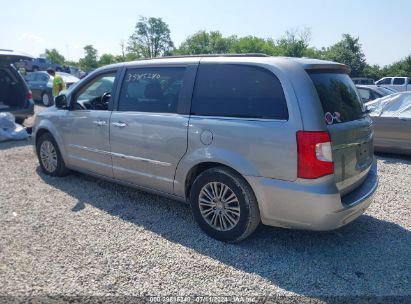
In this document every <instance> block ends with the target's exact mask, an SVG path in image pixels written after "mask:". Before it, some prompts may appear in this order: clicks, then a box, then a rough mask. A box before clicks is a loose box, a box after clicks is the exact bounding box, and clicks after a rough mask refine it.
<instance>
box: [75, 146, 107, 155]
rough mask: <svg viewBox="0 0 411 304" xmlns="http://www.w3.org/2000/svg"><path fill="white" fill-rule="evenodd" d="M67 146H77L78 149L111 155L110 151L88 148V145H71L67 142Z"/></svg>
mask: <svg viewBox="0 0 411 304" xmlns="http://www.w3.org/2000/svg"><path fill="white" fill-rule="evenodd" d="M68 146H69V147H71V148H77V149H80V150H85V151H89V152H94V153H98V154H103V155H111V152H109V151H104V150H99V149H94V148H89V147H85V146H79V145H73V144H69V145H68Z"/></svg>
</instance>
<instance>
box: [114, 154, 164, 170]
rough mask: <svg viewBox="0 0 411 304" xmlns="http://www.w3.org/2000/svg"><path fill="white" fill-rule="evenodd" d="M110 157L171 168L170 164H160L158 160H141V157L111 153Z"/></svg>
mask: <svg viewBox="0 0 411 304" xmlns="http://www.w3.org/2000/svg"><path fill="white" fill-rule="evenodd" d="M111 155H112V156H115V157H120V158H125V159H131V160H137V161H142V162H146V163H150V164H155V165H160V166H166V167H170V166H171V164H170V163H166V162H162V161H159V160H153V159H148V158H142V157H137V156H131V155H125V154H121V153H115V152H111Z"/></svg>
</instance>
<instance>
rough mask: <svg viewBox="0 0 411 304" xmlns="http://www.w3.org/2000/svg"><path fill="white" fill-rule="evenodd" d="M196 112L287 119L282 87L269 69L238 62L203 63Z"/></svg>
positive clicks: (198, 81)
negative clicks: (237, 63) (238, 63)
mask: <svg viewBox="0 0 411 304" xmlns="http://www.w3.org/2000/svg"><path fill="white" fill-rule="evenodd" d="M191 113H192V114H193V115H203V116H219V117H238V118H261V119H281V120H286V119H288V109H287V103H286V100H285V96H284V92H283V88H282V86H281V83H280V81H279V80H278V78H277V77H276V76H275V75H274V74H273V73H271V72H270V71H268V70H265V69H263V68H259V67H255V66H247V65H236V64H203V65H200V67H199V71H198V74H197V80H196V85H195V89H194V97H193V102H192V108H191Z"/></svg>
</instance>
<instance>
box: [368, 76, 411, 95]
mask: <svg viewBox="0 0 411 304" xmlns="http://www.w3.org/2000/svg"><path fill="white" fill-rule="evenodd" d="M375 84H376V85H381V86H385V87H388V88H392V89H394V90H396V91H398V92H403V91H411V78H410V77H384V78H381V79H380V80H378V81H377V82H376V83H375Z"/></svg>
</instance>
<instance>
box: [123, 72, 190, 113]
mask: <svg viewBox="0 0 411 304" xmlns="http://www.w3.org/2000/svg"><path fill="white" fill-rule="evenodd" d="M184 72H185V68H174V67H170V68H141V69H129V70H127V73H126V76H125V77H124V81H123V85H122V87H121V93H120V101H119V111H135V112H158V113H175V112H177V106H178V100H179V96H180V90H181V88H182V86H183V78H184Z"/></svg>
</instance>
